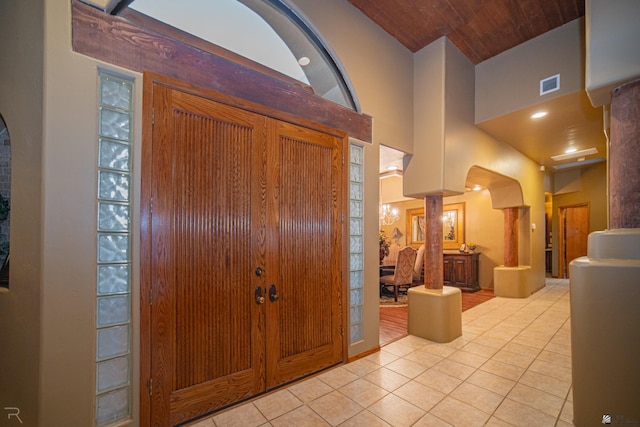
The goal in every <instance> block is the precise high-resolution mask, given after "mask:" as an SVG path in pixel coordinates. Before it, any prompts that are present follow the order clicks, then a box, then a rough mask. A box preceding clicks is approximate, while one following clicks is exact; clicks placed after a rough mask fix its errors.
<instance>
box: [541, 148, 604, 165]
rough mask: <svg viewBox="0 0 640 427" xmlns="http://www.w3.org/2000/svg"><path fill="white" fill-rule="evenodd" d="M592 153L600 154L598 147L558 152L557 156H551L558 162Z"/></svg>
mask: <svg viewBox="0 0 640 427" xmlns="http://www.w3.org/2000/svg"><path fill="white" fill-rule="evenodd" d="M592 154H598V150H597V149H596V148H587V149H585V150H578V151H573V152H571V153H564V154H558V155H556V156H551V158H552V159H553V160H555V161H556V162H560V161H562V160H568V159H577V158H578V157H584V156H590V155H592Z"/></svg>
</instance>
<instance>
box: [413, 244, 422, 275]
mask: <svg viewBox="0 0 640 427" xmlns="http://www.w3.org/2000/svg"><path fill="white" fill-rule="evenodd" d="M423 266H424V245H420V247H419V248H418V255H416V263H415V264H414V267H413V284H414V285H418V284H420V283H424V276H423V275H422V274H423V270H422V267H423Z"/></svg>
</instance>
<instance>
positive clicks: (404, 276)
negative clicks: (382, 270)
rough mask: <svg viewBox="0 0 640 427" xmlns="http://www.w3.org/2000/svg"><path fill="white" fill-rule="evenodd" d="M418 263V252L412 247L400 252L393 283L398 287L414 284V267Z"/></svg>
mask: <svg viewBox="0 0 640 427" xmlns="http://www.w3.org/2000/svg"><path fill="white" fill-rule="evenodd" d="M415 262H416V250H415V249H413V248H412V247H410V246H406V247H404V248H402V249H401V250H400V251H399V252H398V259H397V260H396V269H395V273H394V275H393V282H394V283H395V284H396V285H410V284H411V283H412V282H413V267H414V265H415Z"/></svg>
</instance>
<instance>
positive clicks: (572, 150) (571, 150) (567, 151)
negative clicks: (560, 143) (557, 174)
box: [564, 147, 578, 154]
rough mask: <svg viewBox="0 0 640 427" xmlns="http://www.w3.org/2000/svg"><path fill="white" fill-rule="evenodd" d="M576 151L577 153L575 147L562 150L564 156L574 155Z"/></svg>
mask: <svg viewBox="0 0 640 427" xmlns="http://www.w3.org/2000/svg"><path fill="white" fill-rule="evenodd" d="M576 151H578V149H577V148H576V147H570V148H567V149H566V150H564V154H569V153H575V152H576Z"/></svg>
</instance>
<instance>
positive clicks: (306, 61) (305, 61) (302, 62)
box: [298, 56, 311, 67]
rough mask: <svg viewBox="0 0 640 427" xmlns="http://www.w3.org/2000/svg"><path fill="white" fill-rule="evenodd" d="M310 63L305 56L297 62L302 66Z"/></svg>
mask: <svg viewBox="0 0 640 427" xmlns="http://www.w3.org/2000/svg"><path fill="white" fill-rule="evenodd" d="M310 63H311V60H310V59H309V58H308V57H306V56H303V57H302V58H300V59H298V64H300V65H302V66H303V67H304V66H306V65H309V64H310Z"/></svg>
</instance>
